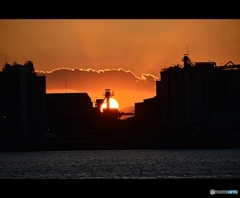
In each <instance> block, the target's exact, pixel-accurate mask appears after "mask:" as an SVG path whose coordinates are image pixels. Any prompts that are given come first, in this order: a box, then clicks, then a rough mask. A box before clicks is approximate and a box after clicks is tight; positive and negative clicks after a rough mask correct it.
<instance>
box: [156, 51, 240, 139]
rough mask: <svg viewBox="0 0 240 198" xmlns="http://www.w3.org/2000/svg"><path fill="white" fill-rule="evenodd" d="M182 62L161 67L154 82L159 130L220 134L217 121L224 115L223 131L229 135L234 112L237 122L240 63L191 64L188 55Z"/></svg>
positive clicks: (239, 94) (239, 106) (239, 109)
mask: <svg viewBox="0 0 240 198" xmlns="http://www.w3.org/2000/svg"><path fill="white" fill-rule="evenodd" d="M183 63H184V65H183V66H180V65H177V66H173V67H169V68H167V69H163V70H162V71H161V72H160V75H161V80H160V81H157V82H156V85H157V97H158V98H159V100H160V102H161V119H160V120H159V121H160V123H161V126H162V131H167V132H169V133H170V134H171V133H185V134H193V133H194V134H201V135H209V134H214V133H215V134H218V135H219V136H220V135H221V134H220V131H219V130H218V129H219V127H217V125H216V120H217V119H218V120H219V122H221V120H222V118H223V117H225V118H226V120H225V127H223V128H224V131H222V132H223V134H225V135H226V134H228V135H230V134H231V133H232V132H233V131H232V129H231V128H229V127H228V125H229V124H227V123H231V120H233V119H234V120H235V119H236V114H238V116H237V117H238V121H236V122H235V125H236V124H237V123H239V124H240V120H239V115H240V114H239V113H240V103H239V102H238V101H240V70H239V69H240V65H235V64H233V63H232V62H231V61H230V62H228V63H227V64H225V65H224V66H217V65H216V63H215V62H196V63H193V62H192V61H191V60H190V59H189V57H188V56H187V55H184V57H183ZM233 112H234V113H233ZM220 117H221V119H220ZM213 120H215V124H214V122H213ZM239 126H240V125H239ZM239 126H237V125H236V126H235V129H236V128H237V127H238V128H239ZM239 129H240V128H239ZM239 129H238V131H239ZM216 137H217V136H216Z"/></svg>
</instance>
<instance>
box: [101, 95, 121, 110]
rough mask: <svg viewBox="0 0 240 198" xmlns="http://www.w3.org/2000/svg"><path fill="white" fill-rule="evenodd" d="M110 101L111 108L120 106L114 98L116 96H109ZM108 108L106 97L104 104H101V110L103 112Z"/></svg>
mask: <svg viewBox="0 0 240 198" xmlns="http://www.w3.org/2000/svg"><path fill="white" fill-rule="evenodd" d="M109 102H110V108H112V109H113V108H116V109H118V108H119V105H118V102H117V101H116V100H115V99H114V98H109ZM106 108H107V102H106V99H105V100H104V102H103V104H102V106H101V112H103V109H106Z"/></svg>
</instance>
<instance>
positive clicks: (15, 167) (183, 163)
mask: <svg viewBox="0 0 240 198" xmlns="http://www.w3.org/2000/svg"><path fill="white" fill-rule="evenodd" d="M239 165H240V149H178V150H177V149H155V150H150V149H149V150H79V151H25V152H0V178H1V179H183V178H184V179H185V178H186V179H240V169H239Z"/></svg>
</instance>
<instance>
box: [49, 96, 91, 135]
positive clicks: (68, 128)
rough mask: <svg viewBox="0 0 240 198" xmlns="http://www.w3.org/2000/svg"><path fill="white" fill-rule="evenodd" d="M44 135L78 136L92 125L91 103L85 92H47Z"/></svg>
mask: <svg viewBox="0 0 240 198" xmlns="http://www.w3.org/2000/svg"><path fill="white" fill-rule="evenodd" d="M46 100H47V126H48V128H47V132H46V133H45V134H44V136H46V137H50V136H51V135H52V137H56V138H63V139H72V138H80V137H81V135H82V133H83V132H84V131H86V130H85V129H89V128H91V127H92V121H93V120H92V112H93V104H92V101H91V98H90V97H89V95H88V94H87V93H48V94H46Z"/></svg>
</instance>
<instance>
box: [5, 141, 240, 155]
mask: <svg viewBox="0 0 240 198" xmlns="http://www.w3.org/2000/svg"><path fill="white" fill-rule="evenodd" d="M239 148H240V140H162V141H140V140H138V141H137V140H131V141H126V140H104V141H103V140H101V141H92V140H91V141H59V140H58V141H57V140H53V141H31V142H0V152H5V151H56V150H121V149H125V150H127V149H239Z"/></svg>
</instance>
